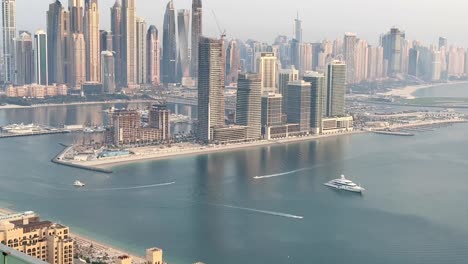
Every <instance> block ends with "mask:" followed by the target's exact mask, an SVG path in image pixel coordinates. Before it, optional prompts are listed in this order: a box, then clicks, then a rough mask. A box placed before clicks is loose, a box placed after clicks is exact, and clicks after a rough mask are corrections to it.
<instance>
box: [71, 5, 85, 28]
mask: <svg viewBox="0 0 468 264" xmlns="http://www.w3.org/2000/svg"><path fill="white" fill-rule="evenodd" d="M68 10H69V12H70V31H71V33H83V15H84V14H83V11H84V7H83V0H68Z"/></svg>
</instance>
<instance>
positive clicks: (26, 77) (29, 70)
mask: <svg viewBox="0 0 468 264" xmlns="http://www.w3.org/2000/svg"><path fill="white" fill-rule="evenodd" d="M15 54H16V62H15V65H16V81H15V83H16V84H17V85H24V84H31V83H33V82H34V51H33V41H32V38H31V34H29V33H27V32H23V33H21V34H20V36H19V37H18V38H17V39H16V53H15Z"/></svg>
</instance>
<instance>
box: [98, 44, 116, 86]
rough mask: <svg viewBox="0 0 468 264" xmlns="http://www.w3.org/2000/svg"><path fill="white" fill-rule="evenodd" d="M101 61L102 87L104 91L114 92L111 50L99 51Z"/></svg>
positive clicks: (113, 63) (113, 69) (112, 55)
mask: <svg viewBox="0 0 468 264" xmlns="http://www.w3.org/2000/svg"><path fill="white" fill-rule="evenodd" d="M101 62H102V66H101V69H102V73H101V76H102V89H103V90H104V93H107V94H113V93H115V68H114V65H115V62H114V54H113V53H112V52H111V51H103V52H102V53H101Z"/></svg>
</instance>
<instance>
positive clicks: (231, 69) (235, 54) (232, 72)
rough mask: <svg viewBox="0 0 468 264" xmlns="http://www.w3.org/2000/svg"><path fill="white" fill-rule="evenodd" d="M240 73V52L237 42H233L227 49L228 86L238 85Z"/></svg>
mask: <svg viewBox="0 0 468 264" xmlns="http://www.w3.org/2000/svg"><path fill="white" fill-rule="evenodd" d="M239 72H240V51H239V47H238V43H237V41H236V40H231V41H230V42H229V45H228V47H227V49H226V85H230V84H233V83H237V79H238V77H239Z"/></svg>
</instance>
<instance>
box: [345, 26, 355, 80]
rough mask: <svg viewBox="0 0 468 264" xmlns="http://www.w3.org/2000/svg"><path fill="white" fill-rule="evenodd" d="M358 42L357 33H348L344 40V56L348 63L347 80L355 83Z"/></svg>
mask: <svg viewBox="0 0 468 264" xmlns="http://www.w3.org/2000/svg"><path fill="white" fill-rule="evenodd" d="M356 43H357V37H356V34H355V33H346V34H345V36H344V41H343V57H344V61H345V62H346V65H347V66H348V67H347V68H346V82H347V83H348V84H354V83H356V82H355V76H356Z"/></svg>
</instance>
